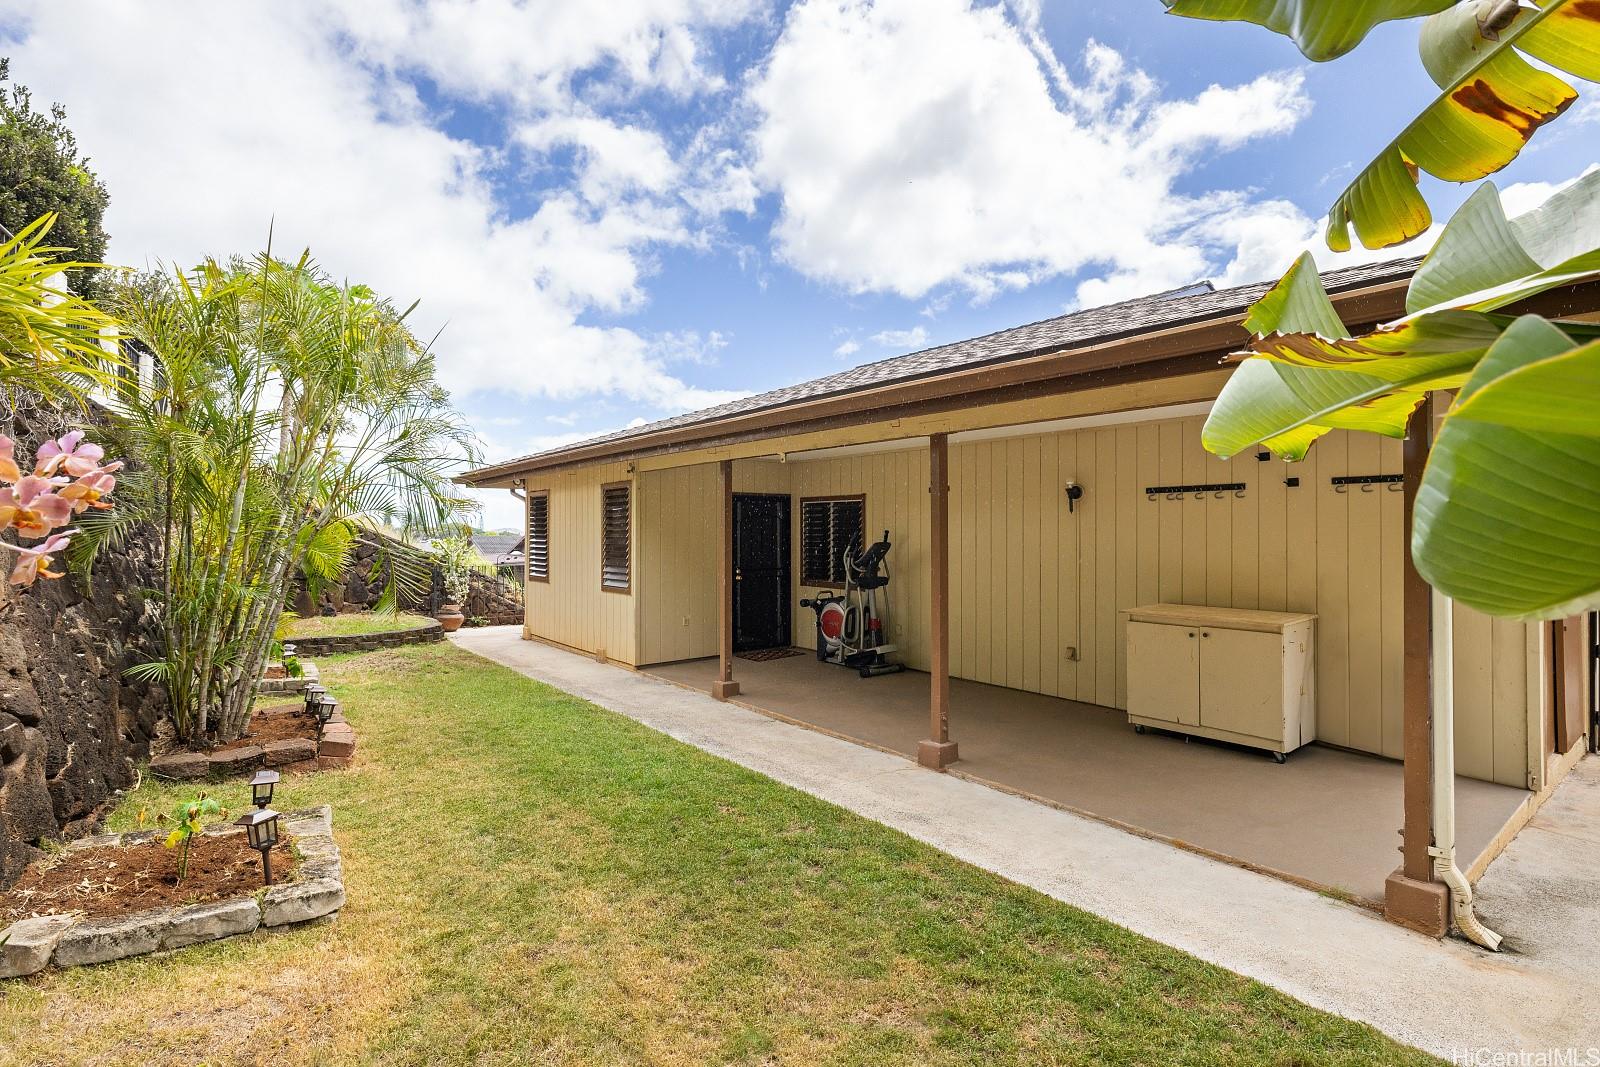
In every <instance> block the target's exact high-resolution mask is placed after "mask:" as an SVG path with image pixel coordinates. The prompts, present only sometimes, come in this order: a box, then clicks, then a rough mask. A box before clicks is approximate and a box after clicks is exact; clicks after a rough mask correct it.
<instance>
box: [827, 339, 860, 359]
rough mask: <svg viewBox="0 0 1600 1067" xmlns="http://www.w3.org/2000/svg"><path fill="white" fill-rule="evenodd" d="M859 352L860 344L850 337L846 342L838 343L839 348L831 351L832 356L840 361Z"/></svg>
mask: <svg viewBox="0 0 1600 1067" xmlns="http://www.w3.org/2000/svg"><path fill="white" fill-rule="evenodd" d="M859 351H861V342H859V341H857V340H856V339H855V338H853V337H852V338H851V339H850V340H848V341H842V342H840V344H839V347H838V348H835V349H834V350H833V354H834V355H835V356H837V357H838V358H840V359H849V358H850V357H851V356H853V355H855V354H856V353H857V352H859Z"/></svg>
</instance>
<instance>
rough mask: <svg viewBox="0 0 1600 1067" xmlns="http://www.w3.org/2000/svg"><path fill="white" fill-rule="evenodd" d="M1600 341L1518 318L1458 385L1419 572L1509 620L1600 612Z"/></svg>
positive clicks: (1439, 449)
mask: <svg viewBox="0 0 1600 1067" xmlns="http://www.w3.org/2000/svg"><path fill="white" fill-rule="evenodd" d="M1597 383H1600V342H1595V341H1591V342H1589V343H1588V344H1586V345H1582V346H1575V345H1574V343H1573V341H1572V339H1571V338H1570V337H1568V336H1567V334H1566V333H1564V332H1563V331H1562V330H1561V329H1559V328H1557V327H1556V326H1555V325H1553V324H1551V323H1549V322H1546V321H1545V320H1544V319H1541V318H1539V317H1538V316H1534V315H1528V316H1524V317H1522V318H1520V319H1517V320H1516V321H1515V322H1514V323H1513V324H1512V325H1511V326H1510V327H1509V328H1508V329H1507V330H1506V331H1505V333H1504V334H1503V335H1502V336H1501V338H1500V340H1499V341H1497V342H1496V343H1495V344H1494V346H1493V347H1492V348H1491V349H1490V350H1489V352H1488V354H1487V355H1486V356H1485V357H1484V358H1483V360H1482V361H1481V362H1480V363H1479V365H1478V367H1477V369H1476V370H1474V371H1473V373H1472V375H1471V377H1470V378H1469V379H1468V381H1467V382H1466V384H1465V385H1464V386H1463V387H1462V389H1461V392H1460V394H1459V396H1458V397H1457V400H1456V405H1455V408H1454V409H1453V410H1452V411H1451V413H1450V414H1449V415H1448V416H1447V417H1446V418H1445V420H1444V424H1443V426H1442V427H1441V429H1440V432H1439V437H1438V440H1437V441H1436V442H1435V443H1434V446H1433V450H1432V452H1431V453H1430V455H1429V459H1428V466H1427V470H1426V471H1425V472H1424V475H1423V479H1422V485H1421V487H1420V489H1419V491H1418V495H1417V503H1416V512H1415V521H1414V526H1413V534H1412V541H1411V552H1412V557H1413V559H1414V560H1415V562H1416V566H1417V571H1418V572H1419V573H1420V574H1421V575H1422V577H1423V578H1424V579H1426V580H1427V582H1428V583H1429V584H1430V585H1432V586H1433V587H1434V588H1436V589H1438V590H1439V591H1441V592H1443V593H1445V594H1446V595H1448V596H1451V597H1454V598H1455V599H1456V600H1458V601H1460V602H1461V603H1463V604H1466V605H1469V606H1470V607H1473V608H1476V609H1478V610H1479V611H1483V612H1485V613H1487V614H1490V615H1495V616H1499V617H1502V618H1510V619H1525V620H1531V619H1552V618H1562V617H1565V616H1568V615H1573V614H1577V613H1578V612H1581V611H1587V610H1593V609H1595V608H1600V536H1597V534H1600V428H1597V425H1596V424H1597V419H1596V414H1595V399H1596V396H1597V390H1596V386H1597Z"/></svg>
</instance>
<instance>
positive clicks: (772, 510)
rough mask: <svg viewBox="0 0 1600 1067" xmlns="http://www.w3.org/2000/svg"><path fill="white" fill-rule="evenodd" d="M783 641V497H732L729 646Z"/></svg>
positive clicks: (786, 537)
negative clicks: (731, 634)
mask: <svg viewBox="0 0 1600 1067" xmlns="http://www.w3.org/2000/svg"><path fill="white" fill-rule="evenodd" d="M788 645H789V498H788V497H786V496H772V495H768V494H765V493H736V494H734V497H733V650H734V651H735V652H749V651H751V650H753V649H758V648H787V647H788Z"/></svg>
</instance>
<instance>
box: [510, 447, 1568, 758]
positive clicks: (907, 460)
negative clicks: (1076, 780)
mask: <svg viewBox="0 0 1600 1067" xmlns="http://www.w3.org/2000/svg"><path fill="white" fill-rule="evenodd" d="M1202 421H1203V420H1202V419H1201V418H1199V417H1193V418H1185V419H1170V420H1162V421H1158V422H1143V423H1137V424H1124V425H1120V426H1111V427H1093V428H1085V429H1077V430H1068V431H1063V432H1058V433H1046V434H1031V435H1025V436H1017V437H1009V438H998V439H983V440H967V441H962V440H961V439H959V438H957V439H956V441H955V442H954V443H953V444H952V445H951V450H950V460H951V463H950V467H951V518H950V545H951V552H950V558H951V563H950V566H951V574H950V589H951V626H950V639H951V671H952V674H954V675H955V676H957V677H961V678H969V679H973V680H976V681H981V682H989V683H993V684H996V685H1003V686H1009V687H1012V688H1017V689H1025V690H1029V691H1034V692H1040V693H1047V694H1050V695H1054V696H1062V697H1067V698H1071V699H1075V700H1081V701H1086V702H1089V703H1096V704H1102V705H1108V706H1114V707H1125V706H1126V703H1127V680H1126V673H1127V672H1126V646H1125V642H1126V636H1125V628H1124V624H1123V623H1122V621H1121V616H1120V612H1121V611H1123V610H1125V609H1127V608H1130V607H1133V606H1136V605H1138V604H1144V603H1150V602H1153V601H1172V602H1181V603H1193V604H1203V605H1211V606H1219V607H1227V606H1239V607H1262V608H1267V609H1271V610H1301V611H1312V612H1316V613H1317V615H1318V623H1317V632H1318V638H1317V675H1318V677H1317V692H1318V722H1317V736H1318V737H1320V738H1321V739H1323V740H1324V741H1327V742H1330V743H1333V744H1337V745H1343V746H1347V747H1350V748H1354V749H1360V750H1363V751H1368V752H1373V753H1377V754H1381V755H1386V756H1390V757H1398V756H1399V755H1400V732H1401V731H1400V727H1401V717H1402V708H1401V672H1402V655H1401V634H1400V622H1401V619H1400V601H1401V597H1400V583H1401V580H1402V577H1403V561H1404V556H1403V552H1404V550H1405V546H1404V531H1403V529H1402V524H1403V515H1402V509H1401V506H1400V494H1399V493H1397V492H1393V491H1391V490H1390V489H1388V488H1387V487H1385V486H1375V487H1373V488H1372V490H1371V491H1370V492H1362V491H1361V489H1360V488H1359V487H1354V486H1353V487H1350V488H1348V489H1347V490H1346V491H1344V492H1338V491H1336V490H1335V489H1334V487H1333V486H1332V485H1331V484H1330V483H1329V479H1330V478H1332V477H1334V476H1337V475H1341V474H1393V473H1398V472H1399V470H1400V466H1401V455H1400V445H1399V443H1398V442H1396V441H1390V440H1385V439H1379V438H1376V437H1371V436H1363V435H1355V434H1344V433H1334V434H1330V435H1328V436H1327V437H1326V438H1325V439H1324V440H1323V441H1322V442H1320V443H1319V444H1318V446H1317V447H1316V448H1315V449H1313V450H1312V454H1311V457H1310V458H1309V459H1308V460H1307V461H1305V462H1303V463H1299V464H1293V465H1285V464H1283V463H1280V462H1277V461H1275V460H1274V461H1267V462H1262V461H1259V460H1258V459H1257V458H1256V455H1255V453H1254V452H1250V453H1246V454H1245V455H1242V456H1239V457H1236V458H1234V459H1233V460H1228V461H1224V460H1220V459H1217V458H1216V457H1214V456H1210V455H1208V454H1207V453H1206V452H1205V451H1204V449H1202V448H1201V446H1200V426H1201V423H1202ZM615 477H617V474H616V473H615V471H611V472H609V473H606V474H604V475H600V474H595V475H592V476H591V475H587V474H586V475H585V476H584V477H583V478H582V479H581V484H582V486H583V487H584V488H583V490H582V491H583V492H587V493H590V494H592V495H593V496H594V502H593V505H594V506H593V507H590V506H589V504H588V503H584V504H583V505H582V506H581V508H580V514H582V515H585V516H589V517H591V518H592V519H593V520H594V523H595V525H594V526H593V528H592V531H591V532H590V534H589V536H590V538H591V540H592V541H593V542H594V547H593V551H594V552H597V551H598V525H597V523H598V514H599V506H598V491H599V490H598V486H599V485H600V483H601V482H603V481H608V480H613V479H614V478H615ZM734 478H735V490H736V491H740V492H778V493H787V494H789V496H790V497H791V500H792V506H791V516H792V522H793V530H792V542H793V544H792V548H793V552H794V559H793V568H794V573H795V575H796V582H797V584H796V588H795V592H794V613H793V620H792V623H793V635H794V641H795V643H796V644H798V645H801V646H803V647H813V645H814V640H813V638H814V634H813V628H812V619H813V616H812V614H811V612H810V611H809V610H807V609H803V608H801V607H800V606H799V599H800V598H801V597H802V596H806V595H808V594H810V593H812V592H814V591H815V589H814V588H813V587H803V586H799V585H798V575H799V550H800V533H799V521H800V501H801V500H802V499H803V498H806V497H818V496H831V495H853V494H857V493H861V494H865V495H866V504H867V517H866V522H867V534H868V539H869V541H870V540H872V539H875V538H876V537H878V536H879V535H880V534H881V533H882V531H883V530H884V529H885V528H887V529H889V531H890V536H891V538H892V540H893V542H894V548H893V551H891V553H890V555H889V561H888V562H889V569H890V573H891V576H892V581H891V584H890V587H889V593H890V597H891V616H892V617H891V635H892V636H893V638H894V640H895V641H896V643H897V644H899V645H900V648H901V658H902V659H903V660H904V662H906V663H907V664H908V665H909V666H912V667H915V668H919V669H926V668H927V666H928V663H929V647H928V640H927V633H928V626H927V622H928V620H927V612H928V605H929V598H928V594H929V584H928V580H929V575H928V531H927V525H928V494H927V479H928V457H927V450H926V448H925V447H924V446H922V445H918V446H917V447H913V448H908V449H897V450H893V451H881V452H870V453H864V454H857V455H850V456H842V457H836V458H825V459H810V460H801V459H795V458H791V460H790V461H789V462H786V463H779V462H777V461H776V460H740V461H738V462H736V463H735V465H734ZM1286 478H1298V479H1299V483H1300V484H1299V485H1298V486H1297V487H1293V488H1290V487H1287V486H1286V485H1285V484H1284V480H1285V479H1286ZM1068 480H1075V481H1077V482H1078V483H1079V484H1081V485H1083V486H1084V488H1085V495H1084V497H1083V499H1081V500H1079V501H1078V502H1077V503H1076V505H1075V507H1074V509H1073V511H1071V512H1069V511H1068V510H1067V506H1066V496H1065V493H1064V491H1063V490H1064V485H1065V483H1066V482H1067V481H1068ZM1206 482H1244V483H1246V484H1247V485H1248V486H1249V489H1248V491H1247V492H1246V494H1245V495H1244V497H1242V498H1240V497H1236V496H1234V495H1233V494H1231V493H1226V494H1223V495H1222V496H1220V497H1219V496H1217V495H1215V494H1206V495H1205V496H1204V497H1202V498H1198V499H1197V498H1196V497H1195V496H1194V494H1189V495H1187V496H1186V497H1184V498H1183V499H1181V500H1169V499H1164V498H1162V499H1157V500H1149V499H1147V498H1146V495H1145V494H1144V492H1143V489H1144V487H1145V486H1147V485H1176V484H1197V483H1206ZM561 485H562V483H561V482H560V481H557V482H556V485H555V489H556V492H554V493H553V495H552V523H553V524H554V526H555V533H554V534H553V540H552V568H553V570H554V572H555V574H554V577H556V578H557V579H562V578H564V577H565V571H563V570H561V569H560V568H561V567H563V566H565V565H567V564H570V563H571V562H573V559H574V551H575V550H574V546H573V545H572V544H571V538H572V537H574V536H578V534H577V531H575V530H571V528H570V527H569V526H567V525H565V524H564V523H565V522H566V521H569V520H564V519H563V517H562V515H563V513H565V512H567V511H569V510H571V509H570V507H569V506H567V505H565V504H564V502H563V501H564V498H563V496H561V495H558V494H559V493H560V491H561ZM568 491H569V492H576V491H578V488H577V486H576V485H575V486H573V487H572V489H570V490H568ZM717 503H718V500H717V482H716V467H715V464H714V463H703V464H699V465H696V466H690V467H677V468H672V469H668V470H661V471H651V472H646V473H644V474H642V475H640V476H639V479H638V489H637V493H636V502H635V516H636V521H637V522H638V523H639V524H640V525H639V528H638V530H639V532H638V537H637V540H636V545H637V553H636V557H635V558H636V565H635V586H634V589H635V594H636V596H637V598H638V612H639V614H638V622H639V633H640V638H639V646H638V651H639V656H638V661H639V662H643V663H651V662H664V661H668V660H674V659H687V658H694V657H700V656H708V655H714V654H715V652H716V629H715V627H716V599H715V597H716V572H715V568H716V519H717V510H716V509H717ZM591 513H592V515H591ZM578 567H579V570H580V571H581V572H582V578H583V583H582V584H583V587H584V588H583V594H584V595H583V596H578V597H575V598H574V599H572V600H571V601H569V602H567V603H568V607H567V608H565V609H564V610H565V612H566V613H565V614H562V613H561V612H557V613H555V614H554V616H553V618H555V619H556V620H558V621H561V622H563V624H564V625H565V626H566V629H565V630H562V631H561V632H565V633H568V634H569V636H568V637H562V636H559V635H558V634H557V633H545V632H544V631H543V630H541V629H540V628H539V626H537V625H535V626H534V632H536V633H540V634H541V635H543V636H553V637H555V639H556V640H561V641H564V642H565V643H567V644H574V645H577V647H580V648H589V647H591V645H590V644H586V643H584V642H585V641H586V640H587V641H598V640H600V639H601V638H600V637H594V638H589V637H584V638H583V639H581V640H575V639H572V637H571V636H570V635H571V634H574V633H578V632H580V631H581V630H582V627H581V625H580V623H579V619H578V616H580V615H581V614H582V612H583V610H585V609H584V605H586V604H587V605H590V606H594V605H600V606H602V607H603V606H605V605H604V601H605V600H610V599H617V600H622V601H627V600H629V598H612V597H610V595H607V596H606V597H605V598H602V597H601V594H600V593H599V592H598V576H597V573H598V558H597V556H596V557H595V558H594V560H593V561H592V562H590V561H589V560H588V559H587V558H585V559H584V560H583V561H582V562H580V563H579V564H578ZM590 579H593V581H590ZM556 584H557V582H554V581H553V582H552V585H553V586H554V585H556ZM535 607H536V606H535V604H534V602H533V597H532V596H530V616H532V614H533V613H534V611H535ZM1456 620H1457V621H1456V653H1455V662H1456V693H1457V704H1458V707H1457V712H1456V723H1457V738H1458V744H1457V750H1458V754H1457V766H1458V769H1459V770H1460V772H1461V773H1463V774H1466V775H1469V776H1472V777H1476V778H1483V779H1488V780H1492V781H1497V782H1502V783H1505V784H1510V785H1517V786H1522V785H1525V784H1526V782H1527V773H1528V760H1529V758H1530V755H1529V753H1530V752H1531V751H1533V750H1534V749H1536V748H1537V746H1536V745H1535V744H1534V742H1533V741H1532V740H1530V738H1529V733H1528V723H1529V715H1528V696H1527V694H1528V693H1529V692H1530V688H1531V689H1532V690H1533V691H1535V692H1536V691H1537V687H1530V682H1529V679H1530V670H1531V671H1537V665H1536V664H1535V665H1534V666H1532V667H1530V655H1529V652H1528V649H1529V643H1528V635H1527V629H1526V628H1525V627H1523V626H1521V625H1517V624H1510V623H1501V622H1491V621H1490V620H1488V619H1486V618H1484V617H1482V616H1479V615H1477V614H1476V613H1474V612H1471V611H1469V610H1467V609H1464V608H1460V607H1458V608H1457V609H1456ZM604 640H606V641H608V642H611V643H613V644H614V646H615V647H616V648H618V649H621V648H623V647H627V646H625V645H624V644H621V643H617V642H618V641H619V639H618V638H615V637H612V636H611V635H610V633H609V632H608V633H607V634H606V635H605V637H604ZM608 654H611V655H613V656H615V657H616V658H625V657H624V656H622V655H618V654H617V653H616V652H610V650H609V648H608ZM630 662H631V661H630ZM955 716H956V721H955V729H956V731H957V734H958V736H959V717H960V707H959V705H958V706H957V707H956V709H955Z"/></svg>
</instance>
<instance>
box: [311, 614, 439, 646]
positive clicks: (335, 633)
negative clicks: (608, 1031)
mask: <svg viewBox="0 0 1600 1067" xmlns="http://www.w3.org/2000/svg"><path fill="white" fill-rule="evenodd" d="M432 621H433V619H431V618H430V617H428V616H427V615H412V614H411V613H409V612H404V611H402V612H396V613H395V614H393V615H380V614H377V613H375V612H370V611H364V612H361V613H359V614H354V615H319V616H317V617H316V618H312V619H295V620H294V621H293V622H291V623H290V624H289V636H288V637H287V638H285V640H288V641H293V640H294V639H295V638H297V637H360V636H362V635H363V634H381V633H389V632H390V631H393V630H415V629H416V628H417V627H419V626H426V625H428V624H429V623H430V622H432Z"/></svg>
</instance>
